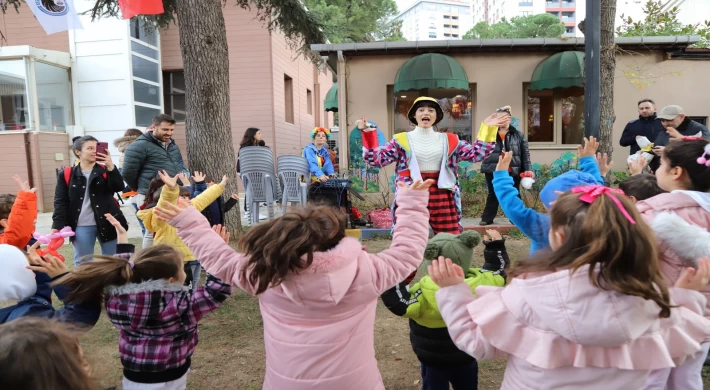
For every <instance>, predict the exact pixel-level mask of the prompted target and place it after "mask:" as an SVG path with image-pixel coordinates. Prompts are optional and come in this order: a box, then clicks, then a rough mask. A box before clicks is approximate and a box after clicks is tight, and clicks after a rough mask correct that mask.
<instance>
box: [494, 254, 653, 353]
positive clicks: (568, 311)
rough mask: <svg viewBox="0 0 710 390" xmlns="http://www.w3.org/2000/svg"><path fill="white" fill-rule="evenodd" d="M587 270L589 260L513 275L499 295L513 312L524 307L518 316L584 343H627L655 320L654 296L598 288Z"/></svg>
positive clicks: (609, 344) (597, 344) (577, 342)
mask: <svg viewBox="0 0 710 390" xmlns="http://www.w3.org/2000/svg"><path fill="white" fill-rule="evenodd" d="M588 271H589V266H584V267H582V268H580V269H579V270H577V271H576V272H575V273H574V274H572V273H571V272H570V271H568V270H565V271H560V272H555V273H551V274H547V275H543V276H537V277H528V278H523V279H520V278H518V279H515V280H514V281H513V282H512V283H511V285H510V286H509V287H508V288H507V289H506V290H507V291H506V290H504V291H503V293H502V295H503V299H504V301H506V302H508V301H510V303H511V304H512V306H511V310H513V311H514V312H515V308H518V309H522V308H523V307H527V308H528V309H529V311H528V310H525V311H522V310H521V311H520V312H519V313H517V314H518V315H519V316H524V317H529V318H530V320H531V321H533V322H539V325H541V327H542V328H546V329H550V330H552V331H553V332H555V333H557V334H558V335H560V336H562V337H564V338H565V339H567V340H569V341H571V342H573V343H575V344H581V345H588V346H603V347H610V346H617V345H623V344H627V343H629V342H631V341H633V340H636V339H637V338H639V337H640V336H641V335H643V334H644V333H645V332H646V331H648V329H649V328H650V327H651V326H652V325H653V324H654V323H655V322H656V321H657V320H658V313H659V312H660V308H659V307H658V305H656V303H655V302H653V301H648V300H645V299H643V298H640V297H633V296H629V295H623V294H620V293H618V292H615V291H604V290H600V289H599V288H597V287H595V286H593V285H592V284H591V282H590V281H589V272H588ZM508 289H509V290H508ZM531 325H533V326H535V324H534V323H533V324H531Z"/></svg>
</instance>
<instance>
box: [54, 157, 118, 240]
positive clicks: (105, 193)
mask: <svg viewBox="0 0 710 390" xmlns="http://www.w3.org/2000/svg"><path fill="white" fill-rule="evenodd" d="M88 185H89V196H91V209H92V210H93V211H94V220H95V221H96V227H97V229H98V230H97V238H98V239H99V241H100V242H107V241H112V240H115V239H116V238H117V234H116V229H115V228H114V227H113V226H112V225H111V223H110V222H109V221H108V220H106V217H104V214H107V213H110V214H111V215H113V216H114V217H115V218H116V219H117V220H118V221H119V222H120V223H121V225H122V226H123V227H124V228H126V230H128V222H126V218H125V217H124V216H123V213H122V212H121V208H120V207H119V206H118V203H116V200H115V199H114V197H113V196H114V194H115V193H116V192H121V191H123V188H124V185H123V177H122V176H121V172H119V171H118V167H114V168H113V170H112V171H108V170H107V169H106V167H104V166H102V165H100V164H96V165H94V169H93V170H92V171H91V176H89V184H88ZM86 186H87V182H86V178H85V177H84V175H83V174H82V173H81V167H80V166H79V165H75V166H73V167H72V169H71V175H70V177H69V185H68V186H67V182H66V181H65V179H64V170H62V171H60V172H59V175H58V177H57V187H56V189H55V191H54V214H53V215H52V221H53V222H52V229H57V230H61V229H62V228H64V227H65V226H69V227H71V228H72V230H76V225H77V223H78V222H79V214H81V206H82V204H83V203H84V195H85V193H86ZM71 240H72V241H74V237H72V238H71Z"/></svg>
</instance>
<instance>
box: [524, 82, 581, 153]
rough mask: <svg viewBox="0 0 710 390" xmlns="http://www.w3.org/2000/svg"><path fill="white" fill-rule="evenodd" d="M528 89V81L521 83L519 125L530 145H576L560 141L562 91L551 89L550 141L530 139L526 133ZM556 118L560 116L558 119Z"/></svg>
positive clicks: (561, 146)
mask: <svg viewBox="0 0 710 390" xmlns="http://www.w3.org/2000/svg"><path fill="white" fill-rule="evenodd" d="M529 90H530V83H529V82H525V83H523V115H522V118H521V122H522V124H521V127H524V130H523V134H524V135H525V139H526V140H527V141H528V143H529V144H530V146H535V147H541V148H543V149H544V148H564V149H567V148H570V147H576V146H577V145H579V144H578V143H574V144H563V143H562V91H560V90H556V89H555V90H552V101H553V109H552V115H553V121H552V123H553V127H552V129H553V133H552V134H553V136H552V142H547V141H545V142H535V141H531V140H530V138H529V135H528V91H529ZM557 118H560V119H559V120H558V119H557Z"/></svg>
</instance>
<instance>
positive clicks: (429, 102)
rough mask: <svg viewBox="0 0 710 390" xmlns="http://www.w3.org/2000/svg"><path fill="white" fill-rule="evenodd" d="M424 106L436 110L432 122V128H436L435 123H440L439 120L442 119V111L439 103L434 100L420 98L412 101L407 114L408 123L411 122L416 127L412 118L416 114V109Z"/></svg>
mask: <svg viewBox="0 0 710 390" xmlns="http://www.w3.org/2000/svg"><path fill="white" fill-rule="evenodd" d="M424 105H426V106H427V107H433V108H434V109H435V110H436V120H435V121H434V123H433V126H436V124H437V123H439V122H441V120H442V119H444V110H442V109H441V106H440V105H439V102H437V101H436V99H434V98H430V97H427V96H422V97H420V98H417V100H415V101H414V103H413V104H412V107H411V108H410V109H409V113H407V118H409V121H410V122H412V123H413V124H414V125H415V126H416V125H417V119H416V118H415V117H414V114H415V113H416V112H417V109H419V107H421V106H424Z"/></svg>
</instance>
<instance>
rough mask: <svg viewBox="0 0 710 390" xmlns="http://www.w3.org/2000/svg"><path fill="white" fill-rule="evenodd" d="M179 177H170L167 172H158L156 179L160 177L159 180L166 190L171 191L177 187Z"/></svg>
mask: <svg viewBox="0 0 710 390" xmlns="http://www.w3.org/2000/svg"><path fill="white" fill-rule="evenodd" d="M178 176H179V175H175V177H170V175H169V174H168V172H166V171H158V177H160V180H162V181H163V183H165V185H166V186H168V188H170V189H173V188H175V187H177V179H178Z"/></svg>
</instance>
